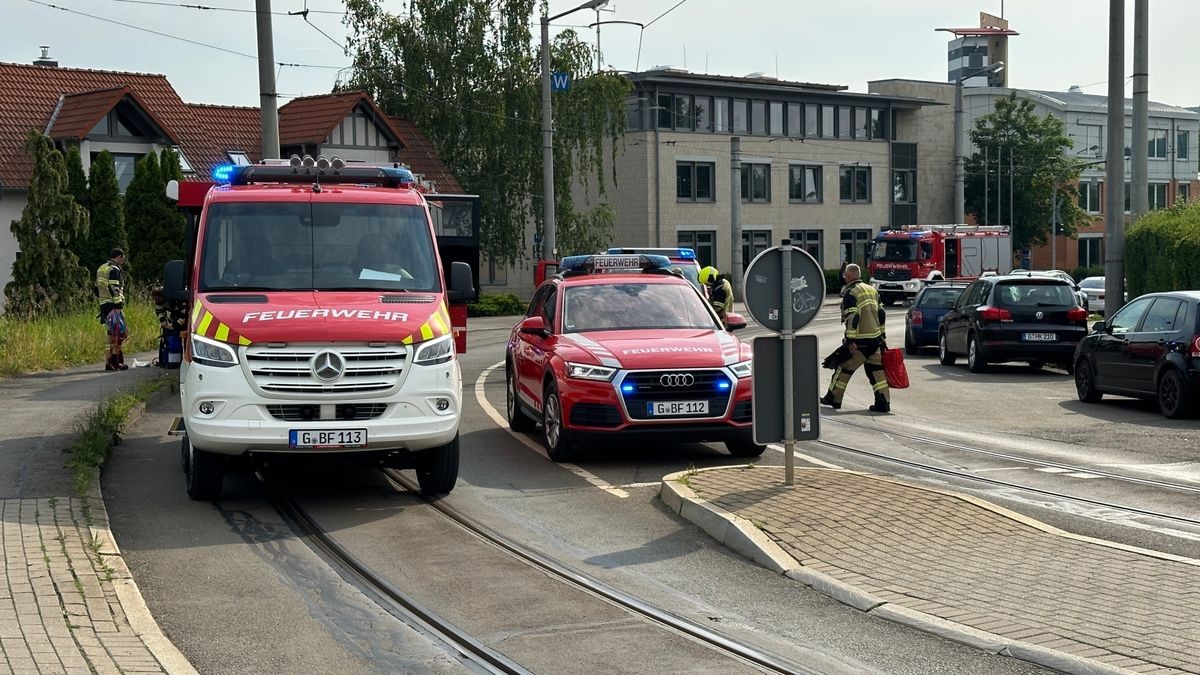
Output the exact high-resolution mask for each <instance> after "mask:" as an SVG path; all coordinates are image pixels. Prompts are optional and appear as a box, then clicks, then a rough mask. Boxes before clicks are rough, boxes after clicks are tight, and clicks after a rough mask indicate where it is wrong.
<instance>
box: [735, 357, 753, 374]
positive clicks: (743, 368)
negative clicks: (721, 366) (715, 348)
mask: <svg viewBox="0 0 1200 675" xmlns="http://www.w3.org/2000/svg"><path fill="white" fill-rule="evenodd" d="M729 370H730V372H732V373H733V374H734V375H737V376H738V377H739V378H743V377H750V374H751V373H753V372H754V361H751V360H750V359H746V360H745V361H742V362H741V363H735V364H733V365H732V366H729Z"/></svg>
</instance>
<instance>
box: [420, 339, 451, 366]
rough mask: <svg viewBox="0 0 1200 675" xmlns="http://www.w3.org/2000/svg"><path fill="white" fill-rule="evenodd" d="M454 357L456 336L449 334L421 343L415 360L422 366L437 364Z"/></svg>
mask: <svg viewBox="0 0 1200 675" xmlns="http://www.w3.org/2000/svg"><path fill="white" fill-rule="evenodd" d="M453 358H454V336H453V335H447V336H446V337H443V338H439V339H437V340H434V341H432V342H428V343H425V344H423V345H421V349H420V350H418V351H417V358H416V359H415V362H416V363H417V364H418V365H422V366H436V365H440V364H443V363H446V362H447V361H449V360H450V359H453Z"/></svg>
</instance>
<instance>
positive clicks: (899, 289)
mask: <svg viewBox="0 0 1200 675" xmlns="http://www.w3.org/2000/svg"><path fill="white" fill-rule="evenodd" d="M868 257H869V262H868V263H867V270H868V272H869V273H870V275H871V285H872V286H874V287H875V290H877V291H879V296H880V299H881V300H882V301H883V303H884V304H887V305H890V304H892V303H894V302H896V301H898V300H903V299H905V298H912V297H914V296H916V294H917V292H918V291H920V290H921V288H922V286H924V285H925V284H926V283H928V282H930V281H936V280H950V279H978V278H979V277H980V276H982V275H983V274H984V273H985V272H993V273H996V274H1004V273H1006V272H1008V270H1009V269H1011V268H1012V264H1013V263H1012V233H1011V231H1010V230H1009V229H1008V228H1007V227H1000V226H995V225H986V226H984V225H912V226H909V227H905V228H901V229H896V230H884V231H882V232H880V233H879V234H878V235H876V236H875V239H874V241H872V242H871V248H870V251H869V252H868Z"/></svg>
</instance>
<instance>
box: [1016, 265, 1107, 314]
mask: <svg viewBox="0 0 1200 675" xmlns="http://www.w3.org/2000/svg"><path fill="white" fill-rule="evenodd" d="M1009 274H1023V275H1025V276H1030V277H1034V276H1037V277H1054V278H1056V279H1062V280H1063V281H1065V282H1067V283H1068V284H1071V288H1073V289H1074V292H1075V299H1076V301H1077V302H1078V303H1079V306H1080V307H1082V308H1084V309H1086V310H1088V311H1089V312H1094V311H1096V310H1095V309H1093V308H1092V306H1091V298H1090V297H1088V295H1087V294H1086V293H1084V292H1083V289H1082V287H1081V286H1080V285H1079V284H1077V283H1075V278H1074V277H1072V276H1071V275H1070V274H1067V273H1066V272H1064V271H1062V270H1022V269H1016V270H1013V271H1012V272H1010V273H1009ZM1100 280H1101V282H1100V287H1101V288H1100V290H1101V291H1103V290H1104V281H1103V280H1104V277H1100Z"/></svg>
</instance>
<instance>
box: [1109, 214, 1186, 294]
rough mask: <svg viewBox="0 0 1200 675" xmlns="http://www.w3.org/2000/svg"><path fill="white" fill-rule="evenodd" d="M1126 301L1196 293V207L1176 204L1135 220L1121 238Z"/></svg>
mask: <svg viewBox="0 0 1200 675" xmlns="http://www.w3.org/2000/svg"><path fill="white" fill-rule="evenodd" d="M1125 281H1126V287H1127V288H1128V290H1129V297H1131V298H1135V297H1137V296H1139V295H1142V294H1143V293H1154V292H1158V291H1176V290H1186V289H1200V203H1198V202H1188V203H1182V202H1181V203H1179V204H1176V205H1174V206H1172V207H1170V208H1167V209H1160V210H1157V211H1151V212H1150V213H1147V214H1146V215H1144V216H1142V217H1141V218H1138V220H1137V222H1135V223H1134V224H1133V226H1132V227H1130V228H1129V230H1128V232H1127V233H1126V235H1125Z"/></svg>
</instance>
